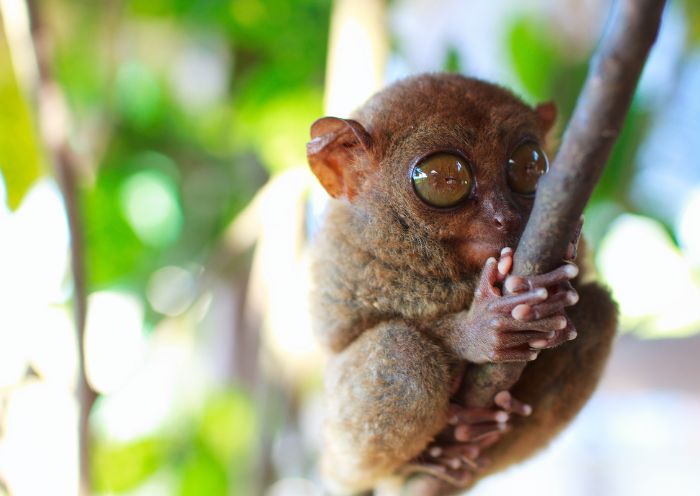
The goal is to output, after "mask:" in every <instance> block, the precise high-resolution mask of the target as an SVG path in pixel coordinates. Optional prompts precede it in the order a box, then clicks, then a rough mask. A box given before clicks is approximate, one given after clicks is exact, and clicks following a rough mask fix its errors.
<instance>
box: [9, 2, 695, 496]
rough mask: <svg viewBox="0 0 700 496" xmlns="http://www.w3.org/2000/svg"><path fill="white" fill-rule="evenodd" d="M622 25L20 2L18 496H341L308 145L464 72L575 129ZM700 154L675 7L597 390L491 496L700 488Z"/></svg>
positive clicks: (566, 5) (623, 175) (681, 20)
mask: <svg viewBox="0 0 700 496" xmlns="http://www.w3.org/2000/svg"><path fill="white" fill-rule="evenodd" d="M610 5H611V4H610V2H609V1H607V0H580V1H576V0H528V1H515V0H494V1H491V2H466V1H460V0H440V1H436V0H394V1H389V2H382V1H379V0H354V1H353V0H338V1H336V2H335V3H333V2H328V1H324V0H102V1H100V2H94V1H88V0H0V15H1V17H2V23H1V24H0V495H2V496H7V495H16V496H27V495H29V496H35V495H48V494H52V495H74V494H78V492H79V491H81V480H82V481H83V486H82V494H88V491H87V490H86V489H85V483H86V481H88V480H90V481H91V482H90V486H91V491H92V493H94V494H97V495H129V496H145V495H148V496H151V495H155V496H160V495H181V496H191V495H207V496H209V495H269V496H295V495H320V494H322V492H321V486H320V484H319V482H318V473H317V469H316V460H317V455H318V449H319V427H320V424H321V422H322V400H321V398H320V395H319V392H320V385H321V382H322V375H321V370H322V363H323V356H322V354H321V353H320V351H319V350H318V349H317V348H316V346H315V344H314V341H313V337H312V335H311V332H310V329H309V324H308V316H307V311H306V298H305V296H306V291H307V288H308V284H309V283H308V271H307V266H308V258H307V247H308V243H309V241H310V239H311V238H313V233H314V231H315V229H316V226H317V225H318V221H319V218H320V216H321V215H322V211H323V206H324V203H325V197H324V194H323V193H322V192H319V190H318V188H317V187H316V186H315V185H314V184H315V183H314V181H313V180H312V178H311V177H310V174H309V173H308V172H307V170H306V165H305V146H304V145H305V142H306V140H307V138H308V128H309V125H310V123H311V122H312V121H313V120H314V119H315V118H317V117H319V116H321V115H324V113H330V114H334V115H340V116H345V115H347V113H348V112H349V111H350V110H351V109H352V108H353V107H354V106H356V105H358V104H359V103H360V102H361V101H362V100H363V99H364V98H366V97H367V96H368V95H369V94H370V93H371V92H373V91H374V90H376V89H378V88H379V87H381V86H382V85H384V84H386V83H389V82H391V81H394V80H396V79H398V78H401V77H404V76H406V75H410V74H414V73H418V72H423V71H435V70H449V71H459V72H462V73H464V74H468V75H473V76H477V77H481V78H485V79H488V80H492V81H497V82H499V83H501V84H503V85H505V86H507V87H509V88H511V89H513V91H515V92H516V93H517V94H519V95H521V96H522V97H523V98H524V99H525V100H527V101H528V102H530V103H536V102H540V101H545V100H554V101H555V102H556V103H557V105H558V107H559V109H560V113H561V118H560V126H561V127H563V125H564V123H565V122H566V121H567V118H568V117H569V116H570V114H571V111H572V109H573V105H574V103H575V99H576V96H577V94H578V91H579V89H580V87H581V84H582V82H583V79H584V77H585V73H586V69H587V63H588V60H589V57H590V55H591V53H592V51H593V50H594V48H595V46H596V44H597V42H598V40H599V38H600V36H601V33H602V32H603V31H604V27H605V23H606V19H608V15H609V12H610ZM699 139H700V3H698V2H697V1H695V0H672V1H670V2H669V5H668V7H667V9H666V12H665V16H664V21H663V26H662V30H661V33H660V37H659V40H658V43H657V45H656V46H655V48H654V49H653V52H652V55H651V58H650V60H649V63H648V66H647V68H646V70H645V72H644V74H643V78H642V81H641V84H640V86H639V89H638V92H637V95H636V97H635V99H634V103H633V105H632V109H631V111H630V114H629V116H628V118H627V122H626V125H625V129H624V132H623V133H622V135H621V137H620V139H619V142H618V144H617V146H616V148H615V150H614V152H613V155H612V158H611V159H610V162H609V165H608V168H607V170H606V173H605V176H604V177H603V179H602V181H601V183H600V185H599V187H598V189H597V191H596V193H595V194H594V197H593V199H592V201H591V202H590V205H589V207H588V209H587V212H586V224H585V227H584V231H585V234H586V236H587V237H588V239H589V240H590V241H591V242H592V244H593V245H594V247H595V250H596V256H595V263H596V266H597V269H598V272H599V275H600V278H601V279H602V280H603V281H605V282H606V283H607V284H608V285H609V286H610V287H611V289H612V291H613V292H614V295H615V297H616V299H617V301H618V302H619V305H620V310H621V329H620V331H621V337H620V338H619V340H618V342H617V346H616V350H615V353H614V355H613V358H612V361H611V363H610V366H609V367H608V370H607V373H606V376H605V378H604V381H603V384H602V386H601V388H600V389H599V390H598V392H597V393H596V395H595V397H594V399H593V400H592V401H591V403H590V404H589V405H588V406H587V407H586V408H585V410H584V411H583V412H582V414H581V415H580V416H579V418H578V419H577V420H576V421H575V423H574V424H573V426H572V427H571V428H570V429H569V430H568V431H567V432H566V433H565V434H564V435H563V436H562V437H561V438H560V439H559V440H558V441H557V442H555V443H554V444H553V445H552V446H551V447H550V448H549V449H548V450H546V451H545V452H544V453H543V454H542V455H540V456H538V457H537V458H535V459H533V460H532V461H530V462H528V463H526V464H524V465H522V466H520V467H517V468H515V469H512V470H509V471H507V472H505V473H503V474H501V475H498V476H495V477H493V478H491V479H489V480H487V481H484V482H483V483H482V484H481V485H480V486H478V487H477V489H476V490H475V491H474V492H473V493H472V494H475V495H482V496H483V495H489V494H505V493H506V491H513V493H516V492H517V494H522V495H527V494H537V495H538V496H544V495H552V496H559V495H567V496H577V495H581V496H583V495H590V494H597V495H602V496H606V495H610V496H618V495H635V496H640V495H658V494H674V495H676V496H686V495H687V496H690V495H697V494H698V491H699V489H698V488H699V487H700V428H699V427H698V425H699V423H698V419H700V364H699V362H698V357H700V337H699V336H698V331H700V159H699V158H698V151H697V150H698V148H697V147H698V140H699ZM71 241H72V242H71ZM81 342H82V352H80V350H81V347H80V346H79V345H78V343H81ZM81 440H82V443H81ZM81 446H83V448H82V449H81ZM80 453H84V454H86V455H87V458H86V459H85V462H86V463H83V470H82V472H83V474H82V477H81V475H80V473H81V470H80V467H81V463H80V456H79V455H80ZM87 467H89V468H87Z"/></svg>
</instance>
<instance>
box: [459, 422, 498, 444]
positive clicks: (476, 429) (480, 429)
mask: <svg viewBox="0 0 700 496" xmlns="http://www.w3.org/2000/svg"><path fill="white" fill-rule="evenodd" d="M508 429H509V427H508V424H504V423H491V422H489V423H485V424H469V425H458V426H457V427H455V431H454V437H455V440H457V441H459V442H461V443H466V442H475V441H478V440H479V439H481V438H482V437H484V436H486V435H489V434H493V433H500V434H502V433H504V432H506V431H507V430H508Z"/></svg>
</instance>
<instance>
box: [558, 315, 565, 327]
mask: <svg viewBox="0 0 700 496" xmlns="http://www.w3.org/2000/svg"><path fill="white" fill-rule="evenodd" d="M565 327H566V317H559V321H558V322H557V329H564V328H565Z"/></svg>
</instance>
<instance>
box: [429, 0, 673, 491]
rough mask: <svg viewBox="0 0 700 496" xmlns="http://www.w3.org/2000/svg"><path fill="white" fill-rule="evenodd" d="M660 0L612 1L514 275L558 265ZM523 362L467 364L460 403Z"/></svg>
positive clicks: (510, 379)
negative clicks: (612, 7) (611, 10)
mask: <svg viewBox="0 0 700 496" xmlns="http://www.w3.org/2000/svg"><path fill="white" fill-rule="evenodd" d="M664 3H665V2H664V0H619V1H618V2H616V4H615V7H614V10H613V12H612V14H611V18H610V20H609V22H608V30H607V33H606V35H605V36H604V39H603V41H602V42H601V44H600V46H599V48H598V51H597V52H596V54H595V55H594V57H593V59H592V61H591V66H590V69H589V72H588V76H587V78H586V82H585V83H584V86H583V90H582V92H581V95H580V96H579V99H578V102H577V105H576V108H575V110H574V114H573V117H572V118H571V121H570V122H569V125H568V127H567V129H566V132H565V134H564V137H563V140H562V144H561V147H560V149H559V153H558V154H557V156H556V159H555V161H554V163H553V165H552V167H551V170H550V172H549V173H548V174H547V175H545V176H544V177H543V178H542V179H541V181H540V184H539V186H538V191H537V196H536V199H535V205H534V207H533V210H532V214H531V216H530V220H529V221H528V223H527V226H526V228H525V231H524V233H523V235H522V238H521V239H520V243H519V244H518V247H517V249H516V250H515V258H514V265H513V272H514V273H515V274H520V275H532V274H541V273H543V272H547V271H549V270H552V269H554V268H555V267H556V266H558V265H560V264H561V261H562V259H563V258H564V254H565V252H566V248H567V245H568V243H569V240H570V239H571V238H572V236H573V234H574V229H575V228H576V225H577V221H578V219H579V217H580V216H581V214H582V213H583V208H584V206H585V205H586V202H587V201H588V199H589V198H590V196H591V194H592V192H593V189H594V188H595V185H596V184H597V182H598V179H599V178H600V176H601V174H602V172H603V168H604V166H605V163H606V162H607V159H608V156H609V155H610V151H611V150H612V147H613V144H614V143H615V140H616V139H617V136H618V135H619V134H620V130H621V128H622V125H623V123H624V119H625V116H626V115H627V111H628V109H629V106H630V103H631V101H632V97H633V95H634V91H635V88H636V87H637V82H638V80H639V77H640V74H641V72H642V68H643V67H644V64H645V62H646V59H647V56H648V54H649V50H650V49H651V46H652V45H653V44H654V41H655V40H656V36H657V33H658V30H659V26H660V23H661V15H662V12H663V8H664ZM525 365H526V363H514V364H486V365H481V366H478V367H477V366H473V367H469V373H468V374H466V375H465V378H464V383H463V385H462V389H461V390H460V396H461V397H460V399H461V401H462V402H463V403H464V404H465V405H468V406H486V407H490V406H492V405H493V397H494V396H495V394H496V393H498V392H499V391H502V390H509V389H511V388H512V387H513V385H514V384H515V383H516V382H517V381H518V379H519V378H520V375H521V373H522V371H523V369H524V368H525ZM421 484H422V485H421V486H420V487H421V491H422V493H421V494H435V495H438V494H440V495H442V494H449V493H450V492H453V491H454V488H449V487H447V485H446V484H445V483H442V482H439V483H438V482H436V481H432V482H429V481H422V482H421ZM428 486H431V487H432V489H431V488H429V487H428ZM428 491H430V492H428ZM416 494H418V493H416Z"/></svg>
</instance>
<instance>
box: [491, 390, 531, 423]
mask: <svg viewBox="0 0 700 496" xmlns="http://www.w3.org/2000/svg"><path fill="white" fill-rule="evenodd" d="M493 402H494V403H495V404H496V406H499V407H501V408H503V409H504V410H505V411H506V412H509V413H515V414H517V415H522V416H524V417H527V416H528V415H530V414H531V413H532V407H531V406H530V405H528V404H526V403H523V402H522V401H518V400H516V399H515V398H513V395H512V394H510V391H501V392H500V393H497V394H496V396H494V397H493Z"/></svg>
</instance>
